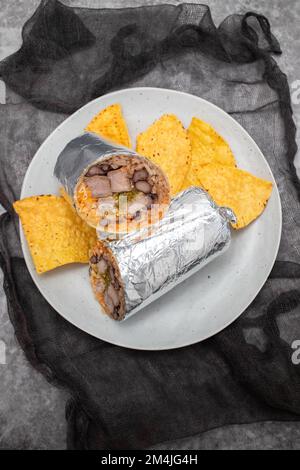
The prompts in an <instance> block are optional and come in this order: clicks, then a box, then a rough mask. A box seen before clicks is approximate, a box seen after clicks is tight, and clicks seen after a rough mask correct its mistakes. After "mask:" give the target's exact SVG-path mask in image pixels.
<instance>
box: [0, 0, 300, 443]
mask: <svg viewBox="0 0 300 470" xmlns="http://www.w3.org/2000/svg"><path fill="white" fill-rule="evenodd" d="M276 53H280V46H279V44H278V42H277V40H276V39H275V37H274V36H273V35H272V34H271V31H270V25H269V22H268V20H267V19H266V18H265V17H263V16H260V15H258V14H255V13H252V12H250V13H248V14H246V15H243V16H239V15H233V16H229V17H228V18H226V19H225V20H224V22H223V23H222V24H221V25H220V26H219V27H218V28H216V27H215V25H214V23H213V21H212V18H211V15H210V10H209V8H208V7H207V6H204V5H195V4H182V5H177V6H171V5H160V6H153V7H150V6H144V7H140V8H128V9H126V8H123V9H118V10H114V9H97V10H94V9H93V10H89V9H79V8H68V7H65V6H63V5H62V4H60V3H59V2H57V1H54V0H45V1H42V3H41V4H40V6H39V8H38V10H37V11H36V13H35V14H34V15H33V17H32V18H31V19H30V20H29V21H28V22H27V23H26V25H25V26H24V29H23V45H22V47H21V49H20V50H19V51H18V52H17V53H15V54H13V55H12V56H10V57H8V58H7V59H6V60H4V61H3V62H2V63H1V64H0V75H1V77H2V79H3V80H4V81H5V82H6V84H7V85H8V87H9V89H10V90H13V92H14V93H13V97H14V98H12V99H11V100H13V102H11V103H9V102H8V104H6V105H1V106H0V115H1V127H0V138H1V147H0V159H1V170H2V171H1V173H0V198H1V199H0V201H1V203H2V204H3V205H4V206H5V208H6V209H7V212H6V213H5V214H4V215H2V217H1V232H0V234H1V236H0V253H1V266H2V268H3V271H4V275H5V276H4V287H5V291H6V294H7V300H8V308H9V315H10V318H11V321H12V323H13V325H14V328H15V331H16V336H17V338H18V340H19V342H20V344H21V346H22V348H23V349H24V351H25V354H26V356H27V358H28V359H29V361H30V362H31V364H32V365H33V366H34V367H35V368H37V369H38V370H40V371H41V372H42V373H43V374H44V375H45V376H46V377H47V378H48V379H49V380H50V381H51V382H53V383H56V384H59V385H60V386H63V387H66V388H67V389H68V390H69V392H70V396H71V398H70V400H69V402H68V404H67V407H66V418H67V421H68V447H69V448H71V449H72V448H73V449H74V448H75V449H91V448H97V449H103V448H106V449H119V448H123V449H124V448H134V449H137V448H145V447H148V446H155V445H156V444H158V443H162V442H166V444H165V445H166V447H168V445H169V444H168V443H167V442H168V441H171V440H175V439H180V438H183V437H187V436H191V435H193V434H196V433H200V432H202V431H205V430H208V429H212V428H214V427H217V426H222V425H225V424H232V423H250V422H254V421H262V420H298V419H299V416H300V369H299V365H298V366H297V365H296V364H293V362H292V360H291V356H292V353H293V350H292V348H291V344H292V342H293V341H294V340H295V339H300V307H299V306H300V289H299V280H300V251H299V228H300V204H299V195H300V190H299V184H298V182H297V178H296V173H295V168H294V166H293V158H294V155H295V152H296V144H295V126H294V123H293V120H292V110H291V105H290V95H289V88H288V83H287V80H286V76H285V75H284V74H283V73H282V72H281V70H280V69H279V68H278V66H277V64H276V62H275V60H274V58H273V54H276ZM133 86H158V87H165V88H172V89H176V90H184V91H186V92H190V93H193V94H195V95H198V96H201V97H203V98H205V99H207V100H209V101H211V102H213V103H215V104H217V105H219V106H220V107H222V108H223V109H224V110H225V111H227V112H228V113H230V114H231V115H232V116H233V117H234V118H235V119H236V120H237V121H238V122H240V123H241V125H242V126H243V127H244V128H245V129H246V130H247V131H248V132H249V133H250V135H251V136H252V137H253V138H254V139H255V141H256V142H257V143H258V145H259V146H260V148H261V149H262V151H263V152H264V154H265V156H266V158H267V159H268V162H269V164H270V166H271V168H272V171H273V173H274V175H275V178H276V180H277V184H278V187H279V191H280V194H281V200H282V208H283V233H282V241H281V245H280V250H279V254H278V258H277V261H276V263H275V266H274V269H273V271H272V273H271V276H270V278H269V279H268V280H267V282H266V284H265V286H264V287H263V289H262V290H261V292H260V293H259V295H258V296H257V297H256V299H255V300H254V302H253V303H252V304H251V306H250V307H249V308H248V309H247V310H246V312H244V313H243V315H242V316H241V317H240V318H239V319H238V320H237V321H235V322H234V323H233V324H232V325H231V326H229V327H228V328H226V329H225V330H224V331H222V332H221V333H219V334H218V335H216V336H215V337H213V338H210V339H209V340H207V341H204V342H202V343H199V344H196V345H194V346H190V347H186V348H183V349H178V350H172V351H162V352H147V351H144V352H143V351H133V350H129V349H124V348H119V347H116V346H113V345H111V344H108V343H105V342H102V341H100V340H97V339H95V338H93V337H91V336H88V335H86V334H85V333H83V332H81V331H79V330H78V329H77V328H75V327H73V326H72V325H71V324H69V323H67V322H66V321H65V320H64V319H63V318H62V317H60V316H59V315H58V314H57V313H56V312H55V311H54V310H53V309H52V308H51V307H50V305H48V304H47V302H46V301H45V300H44V298H43V297H42V296H41V294H40V293H39V291H38V290H37V289H36V287H35V286H34V284H33V281H32V280H31V277H30V275H29V273H28V271H27V268H26V266H25V263H24V259H23V257H22V253H21V249H20V243H19V238H18V229H17V226H18V225H17V223H18V221H17V218H16V217H15V216H14V214H13V211H12V209H11V204H12V202H13V201H14V200H15V199H17V198H18V197H19V195H20V188H21V184H22V180H23V177H24V175H25V172H26V169H27V166H28V164H29V163H30V160H31V158H32V157H33V155H34V152H35V151H36V150H37V148H38V147H39V145H40V144H41V143H42V141H43V140H44V139H45V138H46V137H47V135H48V134H49V133H50V132H51V131H52V130H53V129H54V128H55V127H56V126H57V125H58V124H59V123H60V122H61V121H62V120H63V119H64V118H65V117H66V115H67V114H69V113H71V112H73V111H75V110H76V109H78V108H79V107H80V106H82V105H83V104H85V103H86V102H88V101H89V100H91V99H93V98H95V97H97V96H100V95H101V94H103V93H105V92H107V91H109V90H112V89H116V88H122V87H133ZM9 93H10V92H8V98H9V97H10V94H9ZM18 97H23V99H21V98H20V99H18ZM24 98H25V100H24ZM8 101H9V100H8ZM249 269H255V259H254V260H253V265H251V266H249ZM217 295H222V293H221V292H218V293H217ZM82 314H83V315H84V314H85V312H84V311H83V312H82Z"/></svg>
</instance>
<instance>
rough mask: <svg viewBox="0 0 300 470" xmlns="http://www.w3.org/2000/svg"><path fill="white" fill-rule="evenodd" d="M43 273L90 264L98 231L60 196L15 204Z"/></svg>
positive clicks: (29, 198)
mask: <svg viewBox="0 0 300 470" xmlns="http://www.w3.org/2000/svg"><path fill="white" fill-rule="evenodd" d="M14 209H15V211H16V212H17V214H18V215H19V217H20V219H21V222H22V226H23V230H24V234H25V237H26V239H27V242H28V246H29V249H30V253H31V256H32V259H33V262H34V265H35V267H36V270H37V272H38V273H39V274H41V273H44V272H46V271H50V270H51V269H54V268H57V267H58V266H62V265H64V264H68V263H88V261H89V256H88V252H89V249H90V248H92V247H93V246H94V244H95V243H96V240H97V237H96V231H95V230H94V229H92V228H91V227H89V226H88V225H87V224H86V223H85V222H83V221H82V220H81V218H80V217H79V216H78V215H77V214H76V213H75V211H74V210H73V209H72V207H71V206H70V204H69V203H68V202H67V201H66V200H65V199H64V198H63V197H60V196H53V195H47V196H33V197H27V198H25V199H22V200H20V201H16V202H15V203H14Z"/></svg>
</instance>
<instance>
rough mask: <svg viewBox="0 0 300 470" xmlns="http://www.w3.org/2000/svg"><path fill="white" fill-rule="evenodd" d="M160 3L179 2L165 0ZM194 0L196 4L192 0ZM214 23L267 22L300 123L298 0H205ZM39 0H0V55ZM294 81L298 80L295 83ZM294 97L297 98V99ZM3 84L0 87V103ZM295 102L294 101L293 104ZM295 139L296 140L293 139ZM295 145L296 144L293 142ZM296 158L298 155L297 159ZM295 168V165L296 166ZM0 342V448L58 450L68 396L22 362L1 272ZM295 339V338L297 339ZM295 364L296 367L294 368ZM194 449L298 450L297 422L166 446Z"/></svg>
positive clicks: (16, 39)
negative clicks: (243, 17)
mask: <svg viewBox="0 0 300 470" xmlns="http://www.w3.org/2000/svg"><path fill="white" fill-rule="evenodd" d="M63 3H65V4H66V5H71V6H75V5H76V6H88V7H91V8H96V7H121V6H125V5H126V6H134V5H141V4H154V3H159V2H157V1H154V0H151V1H146V0H145V1H141V0H140V1H138V0H132V1H124V0H115V1H107V0H104V1H103V0H81V1H80V0H77V1H76V0H75V1H74V0H64V1H63ZM164 3H180V2H176V1H168V0H164ZM194 3H196V2H194ZM202 3H206V4H208V5H209V6H210V8H211V11H212V16H213V18H214V20H215V22H216V24H219V23H220V22H221V21H222V19H223V18H225V17H226V16H227V15H229V14H231V13H235V12H239V13H242V12H245V11H248V10H256V11H258V12H260V13H263V14H265V15H266V16H267V17H268V18H269V19H270V21H271V25H272V28H273V32H274V33H275V35H276V36H277V38H278V39H279V41H280V44H281V47H282V50H283V54H282V56H281V57H280V58H278V62H279V64H280V66H281V68H282V69H283V70H284V71H285V72H286V74H287V76H288V79H289V83H290V85H291V88H292V92H293V93H292V101H293V108H294V117H295V121H296V124H297V123H298V122H299V123H300V93H298V92H297V90H298V89H299V90H300V57H299V50H300V34H299V29H300V27H299V19H300V2H298V1H297V0H286V1H283V0H275V1H271V0H263V1H257V0H244V1H236V0H227V2H224V1H223V0H210V1H209V0H207V1H203V2H202ZM38 4H39V0H10V1H9V2H8V1H7V0H0V59H2V58H3V57H6V56H7V55H8V54H11V53H12V52H14V51H15V50H17V49H18V47H19V45H20V43H21V27H22V25H23V24H24V22H25V21H26V19H27V18H29V17H30V16H31V14H32V13H33V12H34V10H35V9H36V7H37V5H38ZM297 80H299V84H298V82H297ZM298 95H299V99H298ZM2 100H3V88H2V86H0V101H2ZM298 101H299V103H298ZM298 140H299V138H298ZM298 145H299V142H298ZM298 160H300V159H297V162H298ZM297 166H298V164H297ZM0 285H1V286H0V342H1V341H2V342H3V343H4V345H5V349H6V364H1V363H2V362H4V361H3V359H4V358H3V354H1V344H2V345H3V343H0V449H8V448H14V449H16V448H17V449H63V448H65V436H66V425H65V418H64V407H65V402H66V399H67V398H68V396H67V394H66V393H65V392H64V391H63V390H59V389H57V388H55V387H53V386H51V385H49V384H48V383H47V382H46V381H45V379H44V378H43V377H42V376H41V375H40V374H38V373H37V372H35V371H34V370H33V369H32V367H31V366H30V365H29V364H28V363H27V361H26V359H25V357H24V354H23V352H22V351H21V348H20V347H19V345H18V343H17V342H16V340H15V338H14V333H13V329H12V326H11V324H10V321H9V319H8V315H7V308H6V299H5V295H4V293H3V290H2V274H1V273H0ZM299 339H300V338H299ZM299 367H300V366H299ZM171 447H174V448H177V449H180V448H191V449H195V448H199V449H259V448H264V449H280V448H281V449H299V448H300V424H298V423H291V424H289V423H257V424H252V425H247V426H246V425H243V426H241V425H240V426H237V425H235V426H227V427H225V428H221V429H216V430H212V431H209V432H206V433H204V434H202V435H201V436H194V437H192V438H189V439H186V440H183V441H181V442H176V443H173V445H170V446H169V448H171Z"/></svg>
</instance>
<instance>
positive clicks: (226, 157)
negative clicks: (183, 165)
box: [188, 117, 236, 172]
mask: <svg viewBox="0 0 300 470" xmlns="http://www.w3.org/2000/svg"><path fill="white" fill-rule="evenodd" d="M188 136H189V138H190V141H191V146H192V160H191V167H190V172H193V171H194V169H195V168H196V169H197V168H198V167H199V166H200V165H207V164H209V163H216V164H219V165H229V166H236V162H235V158H234V155H233V153H232V151H231V148H230V147H229V145H228V143H227V142H226V141H225V140H224V139H223V137H221V136H220V135H219V134H218V133H217V132H216V131H215V129H214V128H213V127H212V126H211V125H210V124H208V123H207V122H204V121H201V119H198V118H196V117H193V119H192V121H191V124H190V126H189V128H188Z"/></svg>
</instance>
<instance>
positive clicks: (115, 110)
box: [85, 104, 131, 148]
mask: <svg viewBox="0 0 300 470" xmlns="http://www.w3.org/2000/svg"><path fill="white" fill-rule="evenodd" d="M85 131H88V132H94V133H95V134H99V135H100V136H102V137H104V138H106V139H108V140H111V141H112V142H115V143H116V144H119V145H124V147H129V148H130V147H131V142H130V137H129V133H128V129H127V125H126V122H125V119H124V117H123V114H122V109H121V105H120V104H112V105H111V106H108V107H107V108H105V109H103V110H102V111H100V113H99V114H97V116H95V117H94V118H93V119H92V120H91V122H90V123H89V124H88V125H87V127H86V128H85Z"/></svg>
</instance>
